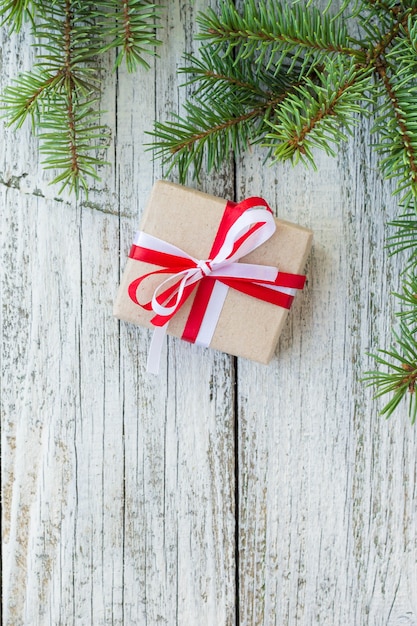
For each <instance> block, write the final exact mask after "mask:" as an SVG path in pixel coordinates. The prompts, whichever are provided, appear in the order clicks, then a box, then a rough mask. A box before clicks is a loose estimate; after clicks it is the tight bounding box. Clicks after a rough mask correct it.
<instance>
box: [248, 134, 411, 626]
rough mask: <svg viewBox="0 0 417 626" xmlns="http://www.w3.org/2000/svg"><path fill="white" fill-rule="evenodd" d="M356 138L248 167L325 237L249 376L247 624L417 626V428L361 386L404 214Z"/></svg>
mask: <svg viewBox="0 0 417 626" xmlns="http://www.w3.org/2000/svg"><path fill="white" fill-rule="evenodd" d="M368 132H369V128H365V129H364V130H363V131H362V130H358V132H357V134H356V136H355V138H354V140H352V141H351V142H350V143H349V144H348V145H347V147H345V148H343V149H342V151H341V153H340V157H339V159H338V160H330V159H328V158H327V157H325V156H319V169H318V173H312V172H310V171H305V170H301V169H298V168H297V169H291V167H290V166H286V165H279V166H274V167H272V168H270V169H267V168H265V167H263V166H262V156H261V155H260V154H254V155H253V156H252V158H248V157H245V159H242V162H241V164H240V166H239V168H238V187H240V189H241V192H242V194H246V195H249V194H259V193H264V195H265V196H266V197H267V199H268V201H270V202H271V204H272V206H275V207H276V208H277V211H278V215H279V216H280V217H283V218H287V219H290V220H293V221H295V222H297V223H300V224H302V225H306V226H308V227H310V228H312V229H313V231H314V232H315V243H314V247H313V252H312V255H311V258H310V261H309V263H308V267H307V274H308V285H307V288H306V290H305V292H304V293H303V294H302V295H301V296H298V298H297V300H296V302H295V305H294V307H293V309H292V311H291V313H290V318H289V324H288V326H287V328H286V330H285V332H284V333H283V335H282V338H281V340H280V343H279V347H278V350H277V354H276V359H275V361H274V362H273V363H272V365H271V366H270V367H269V368H265V369H261V368H260V367H259V366H256V365H254V364H252V363H249V362H244V361H240V362H239V366H238V405H239V416H238V423H239V443H238V447H239V469H240V473H239V522H238V529H239V539H240V544H239V562H240V569H239V572H240V579H239V580H240V582H239V587H240V624H242V625H243V624H244V625H249V624H251V625H255V624H256V625H257V626H258V625H261V624H262V625H266V624H268V625H270V624H276V625H279V626H282V625H285V626H287V625H288V626H293V625H295V624H365V623H366V624H369V625H371V624H372V625H375V626H376V625H377V624H379V625H380V624H389V625H394V624H400V623H410V624H415V623H417V613H416V607H415V593H414V591H413V590H412V589H411V588H410V587H409V582H410V581H411V580H413V577H415V570H416V555H417V552H416V539H417V534H416V524H415V521H414V518H415V515H416V500H415V490H416V456H417V455H416V453H417V449H416V445H417V438H416V431H415V428H413V427H412V426H411V425H410V424H409V422H408V418H407V408H406V406H405V405H404V406H403V407H402V408H401V409H400V410H399V411H398V412H397V414H396V415H395V417H393V418H392V420H391V421H389V422H386V421H385V420H383V419H381V418H380V417H378V415H377V410H378V407H381V406H382V405H381V403H377V402H374V401H373V400H372V397H371V396H372V391H371V390H369V389H366V388H365V387H364V385H363V383H362V382H361V381H360V378H361V376H362V375H363V373H364V372H365V371H366V370H367V369H369V368H371V367H373V365H372V362H371V361H370V360H369V359H368V358H367V357H366V352H367V351H369V350H375V349H376V348H377V347H386V345H387V344H386V342H387V341H388V338H389V336H390V328H391V320H392V306H393V300H392V298H391V297H390V296H389V295H388V294H390V293H391V292H392V291H393V290H397V289H398V287H399V272H400V269H401V261H400V259H395V258H394V259H388V258H387V253H386V250H385V248H384V245H385V236H386V232H387V231H386V226H385V224H386V221H387V220H389V219H391V218H393V217H394V216H395V215H397V207H396V204H395V201H394V200H393V199H392V198H390V190H389V188H388V185H386V184H384V183H383V182H382V181H381V179H380V177H379V175H378V169H377V164H376V161H375V158H374V156H372V155H371V151H370V149H369V143H368V140H367V137H368V136H369V135H368Z"/></svg>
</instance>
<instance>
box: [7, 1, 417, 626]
mask: <svg viewBox="0 0 417 626" xmlns="http://www.w3.org/2000/svg"><path fill="white" fill-rule="evenodd" d="M204 6H206V2H204V1H203V0H195V2H194V3H186V2H182V1H181V2H180V1H179V0H173V1H172V2H170V3H169V8H168V9H167V10H166V12H165V13H164V18H163V28H162V29H161V36H162V37H163V38H164V43H163V46H162V47H161V49H160V55H161V57H160V59H158V60H156V61H155V62H154V63H152V67H151V70H150V71H149V72H147V73H144V72H141V73H140V74H138V75H135V76H129V75H127V74H126V73H125V71H124V70H121V71H119V72H117V73H113V72H112V71H111V60H110V59H109V60H108V66H107V67H104V68H103V69H104V72H105V77H106V78H105V81H104V93H103V98H102V106H103V110H105V111H106V112H105V113H103V123H104V124H106V125H107V126H108V128H109V129H110V131H111V141H110V147H109V151H108V154H107V158H109V160H110V161H111V165H110V166H108V167H107V168H103V170H102V172H101V174H102V176H103V181H102V183H101V184H100V185H97V188H96V189H94V190H92V192H91V194H90V196H89V198H88V200H86V199H84V198H82V199H81V200H80V201H79V202H75V201H74V200H73V199H72V198H68V197H57V190H56V189H54V188H52V187H50V186H48V177H47V175H46V174H45V173H43V172H42V171H41V169H40V168H39V158H38V153H37V144H36V140H35V139H34V138H33V137H32V136H31V134H30V132H29V128H27V127H25V128H24V129H23V130H22V131H21V132H20V133H18V134H14V133H13V132H12V131H11V130H10V129H7V128H3V129H2V134H3V141H2V143H1V156H0V198H1V212H2V217H1V222H0V223H1V229H0V238H1V241H0V243H1V246H0V254H1V265H0V272H1V276H0V279H1V299H2V306H1V310H0V315H1V328H2V351H1V372H2V374H1V376H2V378H1V395H2V397H1V402H2V449H3V454H2V481H3V482H2V497H3V513H2V515H3V517H2V530H3V611H4V623H5V624H7V626H20V625H22V626H56V625H62V626H69V625H71V624H74V625H77V626H83V625H86V626H89V625H92V626H101V625H107V624H120V625H124V626H134V625H138V626H145V625H146V626H158V625H159V624H166V625H168V626H194V625H195V624H198V625H203V626H232V625H237V624H238V625H239V626H255V625H256V626H272V625H276V626H313V625H329V626H347V625H349V626H405V625H407V626H413V625H417V593H416V587H415V581H416V580H417V530H416V527H417V526H416V524H417V522H416V519H417V510H416V508H417V506H416V502H417V493H416V491H417V486H416V481H417V477H416V475H417V467H416V459H417V435H416V429H415V428H413V427H411V426H410V425H409V423H408V419H407V415H406V407H405V406H403V407H401V409H400V410H399V411H398V412H397V414H396V415H395V417H394V418H393V419H392V420H391V421H389V422H385V421H384V420H381V419H380V418H379V417H378V415H377V411H378V408H379V405H378V403H376V402H374V401H373V400H372V397H371V396H372V392H371V391H370V390H369V389H365V388H364V386H363V384H362V383H361V382H360V377H361V375H362V374H363V372H364V371H365V370H366V369H367V368H368V367H369V365H370V362H369V360H368V358H367V357H366V352H367V351H368V350H373V349H375V348H376V346H381V347H382V346H385V345H386V342H387V340H388V338H389V333H390V328H391V321H392V317H393V314H394V311H393V309H392V305H393V303H392V299H391V298H390V297H389V296H388V294H389V293H390V292H391V291H392V290H395V289H397V288H398V284H399V271H400V268H401V259H400V258H398V259H396V258H394V259H389V258H388V257H387V254H386V251H385V249H384V238H385V235H386V226H385V223H386V221H387V220H388V219H390V218H392V217H394V216H395V215H396V214H397V213H396V212H397V208H396V205H395V202H394V201H393V200H392V199H391V198H390V190H389V188H388V186H387V185H386V184H383V183H382V182H381V180H380V177H379V175H378V168H377V165H376V162H375V160H374V158H373V157H372V155H371V151H370V149H369V145H368V144H369V134H368V129H367V128H366V127H362V126H361V127H360V128H359V129H358V131H357V133H356V135H355V137H354V139H353V140H352V141H350V142H349V144H347V145H346V147H344V148H343V150H342V151H341V153H340V155H339V158H338V159H335V160H330V159H328V158H326V157H320V158H319V164H320V166H319V171H318V173H313V172H311V171H306V170H303V169H299V168H297V169H292V168H291V167H290V166H281V165H280V166H274V167H272V168H268V167H265V165H264V164H263V155H262V154H261V153H260V152H257V151H254V152H253V153H252V154H250V155H245V157H244V158H242V159H240V160H239V161H238V162H237V163H236V164H235V165H234V164H233V163H231V164H230V166H227V167H226V168H225V170H224V171H223V172H221V173H220V174H219V175H217V176H210V177H207V178H205V179H203V180H202V181H201V185H200V188H201V189H202V190H203V191H206V192H209V193H216V194H219V195H221V196H224V197H233V196H234V197H235V198H236V199H242V198H243V197H245V196H248V195H251V194H256V195H260V194H262V195H264V196H265V197H266V199H267V200H268V202H270V204H271V206H274V207H275V208H276V211H277V215H278V216H279V217H281V218H283V219H288V220H291V221H294V222H298V223H300V224H302V225H305V226H307V227H310V228H312V229H313V230H314V232H315V243H314V249H313V253H312V255H311V257H310V260H309V263H308V267H307V272H308V285H307V288H306V290H305V291H304V292H303V293H302V294H301V295H300V296H299V297H298V298H297V299H296V301H295V304H294V306H293V308H292V311H291V314H290V316H289V319H288V324H287V326H286V328H285V331H284V333H283V335H282V337H281V340H280V344H279V347H278V349H277V353H276V357H275V358H274V360H273V362H272V364H271V365H270V366H268V367H265V366H262V365H257V364H254V363H250V362H248V361H245V360H240V359H238V360H236V359H233V358H231V357H229V356H227V355H223V354H220V353H217V352H212V351H208V350H203V349H201V348H198V347H195V346H191V345H188V344H185V343H183V342H181V341H179V340H177V339H173V338H170V339H169V340H168V346H167V352H166V355H165V357H164V360H163V365H162V372H161V375H160V376H159V378H155V377H151V376H148V375H147V374H146V373H145V362H146V354H147V349H148V345H149V340H150V335H149V332H148V331H147V330H145V329H140V328H137V327H134V326H131V325H128V324H124V323H120V322H118V321H117V320H115V319H113V317H112V315H111V312H112V303H113V298H114V295H115V293H116V289H117V285H118V282H119V278H120V275H121V272H122V269H123V266H124V263H125V259H126V256H127V253H128V250H129V247H130V244H131V240H132V236H133V233H134V231H135V229H136V228H137V225H138V222H139V218H140V215H141V213H142V210H143V208H144V206H145V203H146V200H147V196H148V193H149V191H150V189H151V186H152V184H153V182H154V180H156V179H158V178H160V177H162V176H163V174H164V172H163V171H162V170H161V168H160V165H159V164H158V163H153V162H152V161H151V158H150V155H149V153H148V152H146V151H145V149H144V147H143V143H144V142H145V141H147V139H146V135H145V131H146V130H149V129H150V128H151V127H152V123H153V120H154V119H155V118H157V119H161V120H162V119H166V118H167V115H168V113H169V111H172V110H178V109H179V106H180V104H181V99H182V98H183V92H182V91H180V90H179V89H178V84H179V81H178V77H177V74H176V70H177V68H178V67H179V66H181V65H182V64H183V59H182V55H183V52H184V50H191V49H192V48H193V47H194V46H195V43H194V42H193V40H192V36H193V33H194V32H195V30H196V21H195V17H196V12H197V11H198V10H199V9H201V8H203V7H204ZM212 6H215V2H213V4H212ZM1 36H2V41H1V49H2V72H1V75H0V83H1V89H3V88H4V85H5V84H7V83H8V82H9V81H10V77H11V76H14V75H15V74H16V71H17V69H24V68H26V67H27V66H28V64H29V60H30V56H31V54H32V51H31V49H30V46H29V43H30V41H29V39H28V36H27V33H26V32H23V33H22V34H21V35H19V36H18V37H13V38H9V37H7V36H5V33H4V32H3V31H1ZM171 179H172V180H174V181H175V177H171ZM192 184H194V185H195V183H192Z"/></svg>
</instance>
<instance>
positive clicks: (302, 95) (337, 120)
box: [264, 61, 370, 166]
mask: <svg viewBox="0 0 417 626" xmlns="http://www.w3.org/2000/svg"><path fill="white" fill-rule="evenodd" d="M369 86H370V72H369V70H368V71H367V70H363V69H361V68H358V67H356V65H353V66H351V67H350V69H349V68H348V67H346V65H345V64H344V63H339V62H334V61H330V62H329V63H328V64H327V66H326V74H324V73H323V72H316V75H315V80H314V81H313V80H312V79H311V78H310V77H306V78H305V79H304V81H303V83H302V84H301V85H300V86H297V87H296V88H295V90H294V93H292V94H289V96H288V98H286V99H285V100H284V101H283V102H282V104H281V106H280V107H279V108H278V110H277V111H276V117H277V119H278V120H279V121H278V123H270V126H271V128H272V131H271V132H269V133H268V134H267V136H266V138H267V140H268V141H267V142H265V143H264V145H267V146H268V147H270V148H271V147H273V155H274V159H275V160H286V159H292V160H293V161H294V162H297V161H298V160H299V159H301V160H302V161H305V162H309V163H310V164H312V165H313V166H314V156H313V149H314V148H321V149H324V150H325V151H326V152H327V153H328V154H330V155H333V156H334V155H335V152H334V149H333V147H332V145H338V144H340V142H341V141H344V140H345V139H346V134H345V132H347V133H349V134H351V131H352V128H353V127H354V126H355V125H356V118H355V113H359V112H362V113H363V112H364V111H366V107H365V106H364V105H366V104H367V103H368V102H369V97H367V96H366V92H367V90H369ZM342 126H343V129H344V131H345V132H343V130H342Z"/></svg>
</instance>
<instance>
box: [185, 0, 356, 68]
mask: <svg viewBox="0 0 417 626" xmlns="http://www.w3.org/2000/svg"><path fill="white" fill-rule="evenodd" d="M197 21H198V23H199V25H200V27H201V29H202V32H201V33H200V35H199V36H198V38H199V39H202V40H210V42H211V43H212V44H216V45H218V46H223V47H224V46H227V47H226V54H231V52H232V51H233V52H234V54H235V63H239V62H240V60H241V59H242V58H248V57H255V56H256V55H258V62H260V61H262V60H263V59H264V58H265V56H266V55H268V56H269V61H268V63H267V66H268V67H270V66H272V65H273V66H274V67H276V68H280V67H281V65H282V63H283V62H284V61H288V58H289V57H290V56H291V57H292V63H295V62H296V61H297V60H299V59H300V58H301V57H302V60H303V66H304V67H305V66H306V65H307V64H308V63H310V64H311V63H320V62H322V60H323V58H324V57H326V56H327V55H329V54H330V55H331V54H336V53H337V54H344V55H348V56H353V57H355V58H356V59H357V60H358V61H362V60H363V52H362V50H360V49H356V48H353V47H351V46H350V38H349V36H348V32H347V29H346V27H345V25H344V23H342V24H340V23H337V24H336V23H335V22H333V20H332V19H331V17H330V16H329V15H327V14H323V13H321V12H320V11H319V10H318V9H316V8H314V7H312V8H311V9H310V10H309V11H308V12H306V11H305V9H304V7H302V6H301V5H294V6H286V5H284V4H281V3H279V2H275V3H266V2H264V1H261V2H257V1H255V0H247V2H245V3H244V5H243V11H242V13H240V12H239V11H238V9H237V8H235V6H234V4H233V3H232V2H223V3H221V5H220V11H219V15H217V14H216V13H215V12H214V11H213V10H212V9H210V8H209V9H207V11H206V13H205V14H200V15H199V17H198V18H197ZM292 67H293V66H292Z"/></svg>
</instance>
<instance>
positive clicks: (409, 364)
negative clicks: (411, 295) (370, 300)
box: [364, 322, 417, 424]
mask: <svg viewBox="0 0 417 626" xmlns="http://www.w3.org/2000/svg"><path fill="white" fill-rule="evenodd" d="M394 338H395V340H396V345H393V346H392V347H391V349H390V350H379V352H378V353H377V354H371V355H370V356H371V357H372V358H373V359H374V360H375V362H376V364H377V365H378V366H380V367H381V366H382V368H384V369H385V368H386V369H387V371H381V370H380V369H378V370H373V371H370V372H367V373H366V374H365V376H364V381H365V382H367V383H368V385H369V386H372V387H377V389H378V391H377V393H376V394H375V398H380V397H381V396H385V395H386V394H392V397H391V399H390V400H389V401H388V402H387V404H386V405H385V406H384V407H383V409H382V410H381V415H384V416H385V417H386V418H389V417H390V416H391V415H392V414H393V412H394V411H395V409H396V408H397V407H398V405H399V404H400V402H401V401H402V400H403V399H404V398H406V397H408V402H409V410H408V414H409V417H410V420H411V423H412V424H414V423H415V421H416V416H417V399H416V393H415V388H416V381H417V350H416V342H415V338H414V334H413V333H412V332H411V331H410V328H409V327H408V325H407V324H406V323H404V322H402V323H401V325H400V333H399V334H397V333H394Z"/></svg>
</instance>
